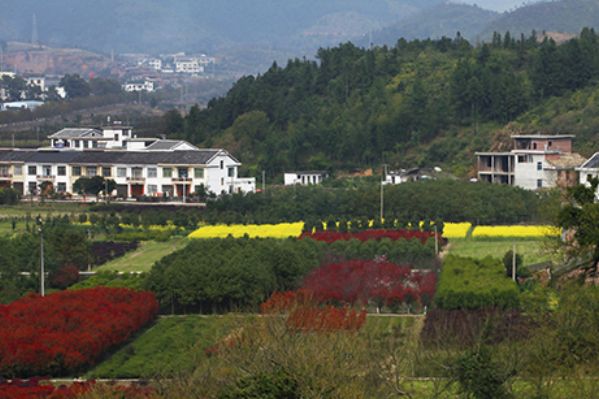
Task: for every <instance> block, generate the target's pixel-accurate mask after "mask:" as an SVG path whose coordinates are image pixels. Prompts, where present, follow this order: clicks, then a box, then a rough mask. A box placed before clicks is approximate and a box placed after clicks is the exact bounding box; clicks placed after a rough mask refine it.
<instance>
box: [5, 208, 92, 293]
mask: <svg viewBox="0 0 599 399" xmlns="http://www.w3.org/2000/svg"><path fill="white" fill-rule="evenodd" d="M26 226H27V231H26V232H24V233H18V234H16V235H15V236H13V237H11V238H3V237H0V253H2V256H1V257H0V274H2V279H0V302H10V301H11V300H13V299H16V298H19V297H20V296H21V295H22V294H24V293H25V292H28V291H39V272H40V234H39V230H38V228H39V227H38V226H37V225H36V224H35V223H34V222H33V221H32V220H27V221H26ZM43 238H44V239H43V242H44V270H45V271H46V272H47V273H50V276H49V278H48V281H50V282H51V281H53V280H54V277H55V274H56V273H58V272H59V270H61V269H62V268H64V267H66V266H73V267H75V268H77V269H78V270H87V268H88V265H89V264H90V263H91V258H90V254H91V247H90V244H89V241H88V239H87V236H86V234H85V233H83V232H82V231H79V230H76V229H73V228H72V226H71V224H70V222H69V220H68V218H67V217H56V218H45V219H44V225H43ZM22 273H29V275H24V274H22Z"/></svg>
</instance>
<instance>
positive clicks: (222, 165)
mask: <svg viewBox="0 0 599 399" xmlns="http://www.w3.org/2000/svg"><path fill="white" fill-rule="evenodd" d="M220 168H221V169H224V168H225V161H220Z"/></svg>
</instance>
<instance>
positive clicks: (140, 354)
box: [86, 315, 227, 378]
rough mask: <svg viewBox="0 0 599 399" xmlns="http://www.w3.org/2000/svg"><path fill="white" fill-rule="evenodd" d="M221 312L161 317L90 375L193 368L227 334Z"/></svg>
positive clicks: (122, 375) (142, 374)
mask: <svg viewBox="0 0 599 399" xmlns="http://www.w3.org/2000/svg"><path fill="white" fill-rule="evenodd" d="M226 320H227V318H223V317H220V316H199V315H189V316H185V317H168V318H162V319H159V320H158V321H157V322H156V323H155V324H154V325H153V326H152V327H150V328H149V329H147V330H145V331H144V332H142V333H141V335H139V336H138V337H137V338H136V339H135V340H134V341H133V342H131V343H130V344H129V345H127V346H125V347H124V348H121V349H120V350H119V351H117V352H116V353H115V354H113V355H112V356H111V357H110V358H108V359H107V360H106V361H104V362H103V363H101V364H99V365H98V366H97V367H95V368H94V369H92V370H91V371H90V372H88V373H87V375H86V377H87V378H137V377H147V376H154V375H158V376H164V375H176V374H178V373H179V372H190V371H192V370H193V368H194V366H195V364H196V363H197V360H198V359H197V357H198V356H202V357H205V354H204V351H205V350H206V349H207V348H208V347H210V346H212V345H214V344H215V342H216V340H217V339H219V338H220V337H222V336H224V333H223V324H224V323H225V322H226Z"/></svg>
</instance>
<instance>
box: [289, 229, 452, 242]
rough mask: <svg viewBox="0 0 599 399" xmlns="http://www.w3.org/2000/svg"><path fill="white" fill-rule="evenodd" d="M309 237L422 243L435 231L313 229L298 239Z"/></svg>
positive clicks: (433, 234) (433, 235)
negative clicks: (384, 239) (313, 230)
mask: <svg viewBox="0 0 599 399" xmlns="http://www.w3.org/2000/svg"><path fill="white" fill-rule="evenodd" d="M305 237H310V238H312V239H314V240H316V241H324V242H326V243H328V244H330V243H332V242H335V241H339V240H345V241H349V240H350V239H352V238H356V239H358V240H360V241H361V242H366V241H368V240H377V241H380V240H381V239H382V238H390V239H391V240H392V241H397V240H399V239H400V238H404V239H406V240H407V241H409V240H410V239H412V238H417V239H419V240H420V242H422V244H425V243H426V240H428V239H429V238H434V237H435V233H433V232H430V231H423V230H365V231H358V232H356V233H340V232H337V231H315V232H314V233H310V232H305V233H302V235H301V236H300V237H299V238H300V239H302V238H305ZM438 237H439V239H440V240H441V241H442V243H444V240H445V239H444V238H442V237H441V235H440V234H438Z"/></svg>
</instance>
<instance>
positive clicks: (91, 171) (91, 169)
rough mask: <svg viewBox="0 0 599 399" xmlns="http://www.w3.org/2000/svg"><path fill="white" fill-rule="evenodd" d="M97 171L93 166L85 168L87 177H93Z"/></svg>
mask: <svg viewBox="0 0 599 399" xmlns="http://www.w3.org/2000/svg"><path fill="white" fill-rule="evenodd" d="M97 172H98V171H97V169H96V167H95V166H88V167H87V177H94V176H95V175H96V173H97Z"/></svg>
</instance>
